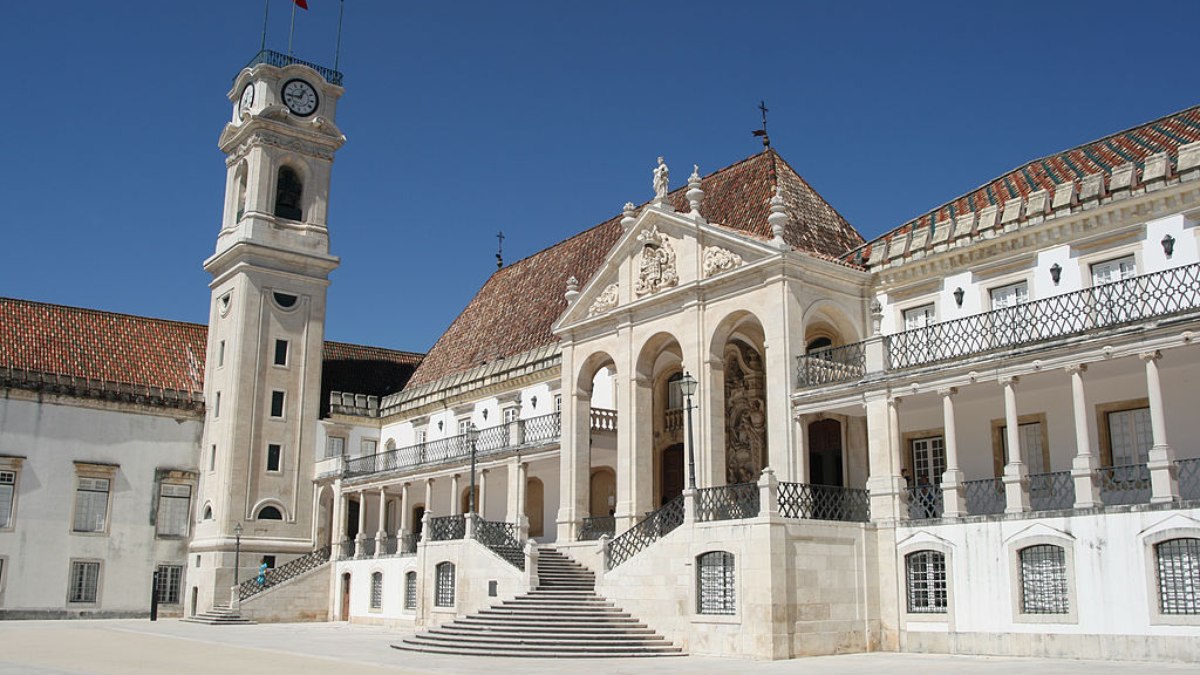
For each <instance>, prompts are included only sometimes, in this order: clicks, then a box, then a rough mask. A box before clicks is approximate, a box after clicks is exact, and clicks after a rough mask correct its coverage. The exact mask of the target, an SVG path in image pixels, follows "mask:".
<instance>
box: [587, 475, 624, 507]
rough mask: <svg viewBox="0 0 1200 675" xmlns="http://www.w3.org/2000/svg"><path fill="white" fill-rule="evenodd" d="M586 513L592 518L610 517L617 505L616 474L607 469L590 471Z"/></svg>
mask: <svg viewBox="0 0 1200 675" xmlns="http://www.w3.org/2000/svg"><path fill="white" fill-rule="evenodd" d="M588 492H589V494H590V495H591V496H590V503H589V508H588V513H589V514H590V515H591V516H592V517H593V518H598V517H600V516H611V515H612V514H613V509H614V508H615V507H616V503H617V474H616V472H614V471H613V470H612V469H610V468H608V467H601V468H599V469H596V470H594V471H592V479H591V486H590V489H589V491H588Z"/></svg>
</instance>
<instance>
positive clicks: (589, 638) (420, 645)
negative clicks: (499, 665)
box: [392, 546, 683, 658]
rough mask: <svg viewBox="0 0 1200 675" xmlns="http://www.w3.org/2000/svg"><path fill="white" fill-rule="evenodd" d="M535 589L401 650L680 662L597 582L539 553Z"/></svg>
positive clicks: (549, 552) (555, 554)
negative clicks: (603, 594) (598, 589)
mask: <svg viewBox="0 0 1200 675" xmlns="http://www.w3.org/2000/svg"><path fill="white" fill-rule="evenodd" d="M537 571H538V586H537V588H535V589H534V590H532V591H530V592H529V593H526V594H525V595H520V596H517V597H515V598H513V599H511V600H506V601H504V602H501V603H500V604H498V605H493V606H492V607H490V608H488V609H485V610H481V611H479V612H477V613H475V614H473V615H471V616H467V617H463V618H461V619H455V620H454V621H450V622H448V623H444V624H442V625H440V626H438V627H436V628H431V629H430V630H428V631H426V632H424V633H420V634H417V635H413V636H411V637H407V638H405V639H404V640H403V641H402V642H401V643H399V644H394V645H392V646H393V647H395V648H396V649H404V650H408V651H418V652H431V653H435V654H473V655H479V656H524V657H539V658H548V657H567V658H595V657H639V656H682V655H683V650H682V649H680V648H679V647H676V646H674V645H672V644H671V643H670V642H669V641H667V639H666V638H664V637H662V636H660V635H658V634H657V633H655V632H654V631H653V630H652V629H650V628H647V627H646V624H644V623H640V622H639V621H638V620H637V619H635V618H633V617H632V616H630V615H629V614H628V613H627V612H624V611H622V610H621V609H619V608H617V607H615V606H613V603H611V602H609V601H608V600H606V599H604V598H603V597H601V596H599V595H597V594H596V579H595V575H594V574H593V573H592V572H591V571H589V570H588V569H586V568H585V567H583V566H582V565H580V564H579V563H576V562H575V561H573V560H571V559H570V558H568V557H567V556H565V555H563V554H562V553H560V552H559V551H558V550H556V549H554V548H552V547H550V546H540V547H538V562H537Z"/></svg>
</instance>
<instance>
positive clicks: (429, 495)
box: [425, 478, 434, 515]
mask: <svg viewBox="0 0 1200 675" xmlns="http://www.w3.org/2000/svg"><path fill="white" fill-rule="evenodd" d="M425 513H426V514H428V515H432V514H433V513H434V510H433V479H432V478H426V479H425Z"/></svg>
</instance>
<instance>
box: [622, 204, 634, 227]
mask: <svg viewBox="0 0 1200 675" xmlns="http://www.w3.org/2000/svg"><path fill="white" fill-rule="evenodd" d="M636 221H637V207H636V206H634V205H633V202H625V217H624V218H622V219H621V228H622V229H624V230H625V231H626V232H628V231H629V228H631V227H633V224H634V222H636Z"/></svg>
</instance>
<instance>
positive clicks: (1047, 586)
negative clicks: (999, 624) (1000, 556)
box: [1017, 544, 1070, 614]
mask: <svg viewBox="0 0 1200 675" xmlns="http://www.w3.org/2000/svg"><path fill="white" fill-rule="evenodd" d="M1017 556H1018V558H1019V559H1020V573H1021V613H1023V614H1067V613H1068V612H1069V611H1070V602H1069V599H1068V598H1069V596H1068V591H1069V589H1068V586H1067V560H1066V554H1065V552H1064V551H1063V548H1062V547H1061V546H1055V545H1053V544H1037V545H1035V546H1029V547H1027V548H1023V549H1021V550H1020V551H1018V552H1017Z"/></svg>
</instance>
